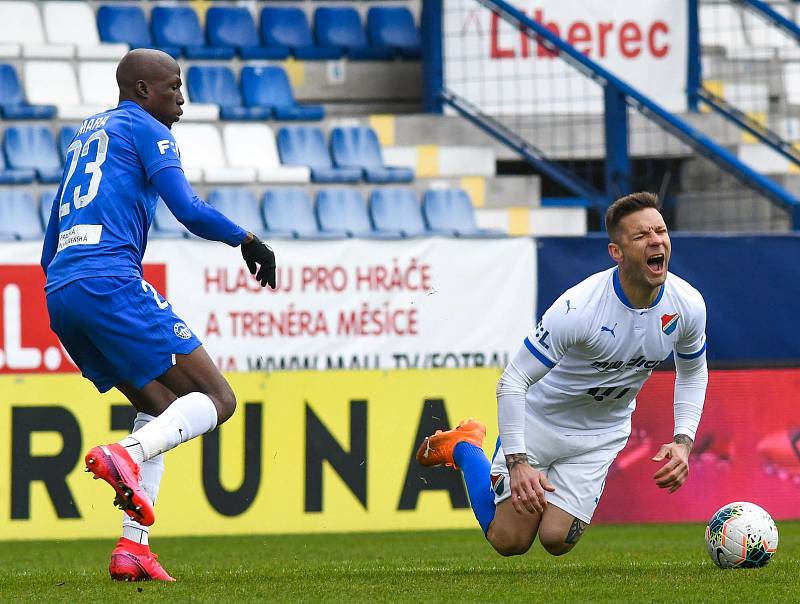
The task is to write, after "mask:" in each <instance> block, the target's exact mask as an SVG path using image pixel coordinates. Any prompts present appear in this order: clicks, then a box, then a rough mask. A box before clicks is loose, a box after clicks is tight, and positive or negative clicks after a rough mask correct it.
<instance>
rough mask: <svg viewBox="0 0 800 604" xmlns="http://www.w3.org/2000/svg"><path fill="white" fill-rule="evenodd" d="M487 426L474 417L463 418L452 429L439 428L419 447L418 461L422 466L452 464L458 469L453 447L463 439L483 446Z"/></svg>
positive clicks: (477, 445)
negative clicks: (443, 429) (454, 459)
mask: <svg viewBox="0 0 800 604" xmlns="http://www.w3.org/2000/svg"><path fill="white" fill-rule="evenodd" d="M484 438H486V426H484V425H483V424H482V423H480V422H479V421H475V420H474V419H473V418H471V417H470V418H469V419H466V420H462V421H461V422H460V423H459V424H458V427H456V428H453V429H452V430H445V431H444V432H443V431H442V430H437V431H436V433H435V434H434V435H433V436H426V437H425V440H424V441H422V444H421V445H420V446H419V449H417V461H418V462H419V464H420V465H422V466H441V465H445V466H451V467H453V468H456V469H458V466H456V463H455V462H454V461H453V449H455V448H456V445H457V444H458V443H460V442H462V441H466V442H468V443H472V444H473V445H475V446H476V447H483V439H484Z"/></svg>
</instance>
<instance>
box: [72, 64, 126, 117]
mask: <svg viewBox="0 0 800 604" xmlns="http://www.w3.org/2000/svg"><path fill="white" fill-rule="evenodd" d="M78 82H79V83H80V89H81V97H82V99H83V102H84V103H86V104H87V105H103V106H104V107H105V108H106V109H111V108H112V107H116V106H117V103H118V102H119V87H118V86H117V63H116V61H81V62H80V63H78Z"/></svg>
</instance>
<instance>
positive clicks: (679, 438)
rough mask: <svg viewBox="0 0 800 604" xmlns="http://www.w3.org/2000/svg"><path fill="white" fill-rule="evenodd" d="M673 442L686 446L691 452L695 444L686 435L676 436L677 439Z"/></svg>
mask: <svg viewBox="0 0 800 604" xmlns="http://www.w3.org/2000/svg"><path fill="white" fill-rule="evenodd" d="M672 442H674V443H675V444H677V445H686V447H688V449H689V450H690V451H691V450H692V445H693V444H694V441H693V440H692V439H691V438H689V437H688V436H686V435H685V434H676V435H675V438H673V439H672Z"/></svg>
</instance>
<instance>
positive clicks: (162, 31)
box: [150, 6, 234, 60]
mask: <svg viewBox="0 0 800 604" xmlns="http://www.w3.org/2000/svg"><path fill="white" fill-rule="evenodd" d="M150 29H151V31H152V32H153V40H154V41H155V43H156V44H157V45H158V46H160V47H165V46H173V47H174V46H177V47H178V48H180V49H181V51H182V52H183V56H185V57H186V58H187V59H224V60H228V59H232V58H233V55H234V50H233V49H232V48H226V47H220V46H209V45H208V44H207V43H206V37H205V35H204V34H203V29H202V28H201V27H200V20H199V19H198V18H197V13H196V12H194V9H193V8H190V7H188V6H156V7H154V8H153V10H152V12H151V13H150Z"/></svg>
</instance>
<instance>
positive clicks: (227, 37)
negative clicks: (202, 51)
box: [206, 6, 289, 60]
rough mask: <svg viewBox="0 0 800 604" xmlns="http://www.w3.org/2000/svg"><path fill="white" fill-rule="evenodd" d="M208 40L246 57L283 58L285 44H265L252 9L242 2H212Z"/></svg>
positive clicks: (207, 23) (208, 20)
mask: <svg viewBox="0 0 800 604" xmlns="http://www.w3.org/2000/svg"><path fill="white" fill-rule="evenodd" d="M206 30H207V31H208V40H209V42H211V44H212V45H214V46H216V47H219V48H232V49H235V50H236V51H237V52H238V53H239V56H240V57H241V58H242V59H272V60H282V59H285V58H286V57H288V56H289V49H288V48H287V47H285V46H262V45H261V40H260V39H259V37H258V30H257V29H256V24H255V21H253V16H252V15H251V14H250V11H249V10H248V9H246V8H244V7H238V6H212V7H211V8H209V9H208V12H207V13H206Z"/></svg>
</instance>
